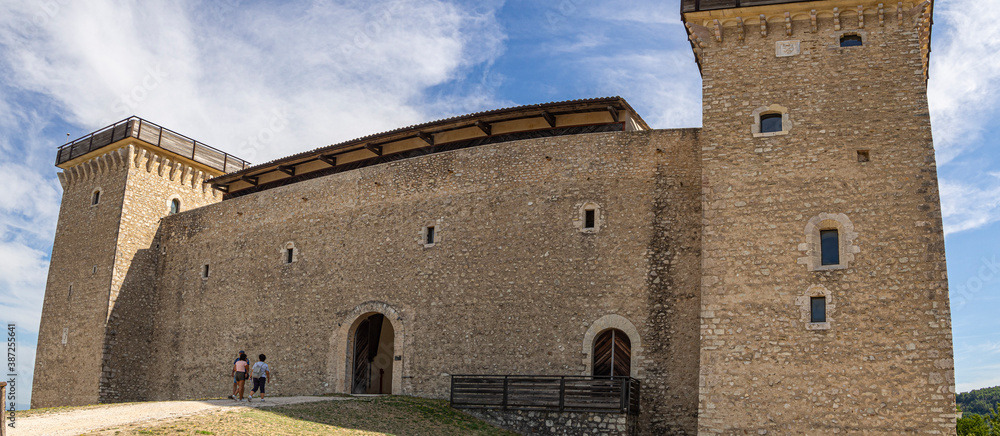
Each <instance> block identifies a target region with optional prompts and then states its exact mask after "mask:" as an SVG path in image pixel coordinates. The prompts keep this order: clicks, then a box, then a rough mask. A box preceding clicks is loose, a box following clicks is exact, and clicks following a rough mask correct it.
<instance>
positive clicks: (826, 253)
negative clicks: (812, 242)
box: [819, 229, 840, 265]
mask: <svg viewBox="0 0 1000 436" xmlns="http://www.w3.org/2000/svg"><path fill="white" fill-rule="evenodd" d="M819 238H820V249H821V250H822V264H823V265H840V234H839V232H837V230H835V229H834V230H820V232H819Z"/></svg>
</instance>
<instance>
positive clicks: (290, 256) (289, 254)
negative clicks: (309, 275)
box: [285, 248, 295, 263]
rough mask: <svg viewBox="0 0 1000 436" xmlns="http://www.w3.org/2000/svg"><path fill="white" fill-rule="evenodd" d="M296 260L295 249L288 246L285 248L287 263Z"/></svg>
mask: <svg viewBox="0 0 1000 436" xmlns="http://www.w3.org/2000/svg"><path fill="white" fill-rule="evenodd" d="M293 260H295V249H294V248H286V249H285V263H292V261H293Z"/></svg>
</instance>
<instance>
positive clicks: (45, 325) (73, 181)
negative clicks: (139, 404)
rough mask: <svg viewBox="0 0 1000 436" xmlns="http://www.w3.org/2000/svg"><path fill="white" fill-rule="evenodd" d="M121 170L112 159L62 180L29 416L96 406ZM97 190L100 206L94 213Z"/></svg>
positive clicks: (92, 163)
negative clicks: (51, 409)
mask: <svg viewBox="0 0 1000 436" xmlns="http://www.w3.org/2000/svg"><path fill="white" fill-rule="evenodd" d="M123 162H124V157H123V156H121V154H119V153H118V152H117V151H115V152H112V153H108V154H104V155H102V156H100V157H99V158H97V159H94V160H91V161H89V162H86V163H84V164H82V165H80V166H78V167H75V168H73V169H72V170H71V171H67V172H66V173H64V174H62V175H61V176H60V181H61V182H62V184H63V197H62V205H61V207H60V208H59V222H58V226H57V227H56V237H55V242H54V243H53V246H52V257H51V262H50V266H49V276H48V280H47V282H46V285H45V299H44V301H43V308H44V309H43V311H42V319H41V323H40V325H39V331H38V337H39V341H38V348H37V351H36V353H37V357H36V359H35V378H34V384H33V388H32V395H31V407H32V408H38V407H53V406H78V405H85V404H95V403H97V401H98V377H97V375H98V374H100V373H101V347H102V341H103V337H102V335H101V334H99V332H103V331H104V321H105V320H106V318H107V313H108V294H109V289H110V287H111V280H112V272H113V269H114V268H113V265H114V262H115V252H116V250H115V245H116V240H117V238H118V225H119V222H120V217H121V208H122V203H123V201H124V195H125V192H124V191H125V180H126V170H125V166H124V163H123ZM96 190H100V191H101V194H100V200H99V201H98V203H97V204H96V205H93V204H91V203H92V199H93V194H94V191H96ZM71 286H72V292H70V287H71ZM64 332H65V336H64ZM64 337H65V343H64V342H63V340H62V339H63V338H64Z"/></svg>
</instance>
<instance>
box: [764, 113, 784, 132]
mask: <svg viewBox="0 0 1000 436" xmlns="http://www.w3.org/2000/svg"><path fill="white" fill-rule="evenodd" d="M780 131H781V114H762V115H761V116H760V133H774V132H780Z"/></svg>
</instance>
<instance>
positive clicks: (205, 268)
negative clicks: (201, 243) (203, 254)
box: [201, 263, 208, 279]
mask: <svg viewBox="0 0 1000 436" xmlns="http://www.w3.org/2000/svg"><path fill="white" fill-rule="evenodd" d="M201 278H203V279H207V278H208V264H207V263H206V264H204V265H202V266H201Z"/></svg>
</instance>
